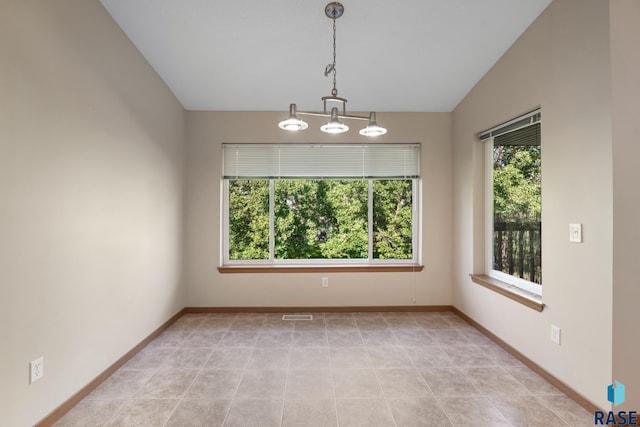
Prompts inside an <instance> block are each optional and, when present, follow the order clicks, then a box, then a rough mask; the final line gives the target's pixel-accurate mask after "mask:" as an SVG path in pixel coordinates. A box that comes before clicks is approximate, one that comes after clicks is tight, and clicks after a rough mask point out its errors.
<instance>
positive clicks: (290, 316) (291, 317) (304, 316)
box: [282, 314, 313, 320]
mask: <svg viewBox="0 0 640 427" xmlns="http://www.w3.org/2000/svg"><path fill="white" fill-rule="evenodd" d="M282 320H313V315H312V314H283V315H282Z"/></svg>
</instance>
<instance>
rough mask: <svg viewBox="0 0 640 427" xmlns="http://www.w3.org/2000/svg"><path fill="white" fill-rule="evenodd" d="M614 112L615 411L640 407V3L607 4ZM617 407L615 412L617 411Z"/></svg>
mask: <svg viewBox="0 0 640 427" xmlns="http://www.w3.org/2000/svg"><path fill="white" fill-rule="evenodd" d="M610 22H611V70H612V76H611V77H612V82H613V85H612V94H613V97H612V99H613V102H612V111H613V255H614V258H613V306H614V312H613V377H614V378H615V379H616V380H618V381H620V382H622V383H623V384H625V385H626V390H627V393H626V401H625V403H624V406H622V407H619V408H622V409H627V410H638V408H640V369H639V368H638V354H640V329H639V328H638V327H637V325H638V303H639V302H640V286H638V254H639V253H640V251H638V242H639V241H640V226H638V212H640V192H639V191H638V183H640V168H638V159H640V108H638V100H640V81H639V80H638V70H640V50H638V41H639V40H640V26H638V23H639V22H640V2H638V1H636V0H614V1H611V14H610ZM616 409H617V408H616Z"/></svg>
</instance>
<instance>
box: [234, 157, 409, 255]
mask: <svg viewBox="0 0 640 427" xmlns="http://www.w3.org/2000/svg"><path fill="white" fill-rule="evenodd" d="M223 148H224V159H225V163H224V202H225V203H224V205H223V206H224V207H223V209H224V211H225V215H224V218H225V221H224V227H223V228H224V231H225V239H224V248H223V252H224V259H223V262H224V263H225V264H236V263H241V264H265V263H266V264H269V263H274V264H277V263H293V264H298V263H374V264H375V263H394V262H395V263H397V262H415V261H416V259H417V246H418V245H417V243H416V242H417V236H418V230H417V224H418V223H419V221H417V220H416V218H417V207H418V203H417V193H418V192H417V189H418V186H417V182H418V178H419V145H417V144H371V145H348V144H347V145H337V144H335V145H301V144H225V145H224V147H223Z"/></svg>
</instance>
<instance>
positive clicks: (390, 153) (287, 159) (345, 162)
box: [223, 144, 420, 179]
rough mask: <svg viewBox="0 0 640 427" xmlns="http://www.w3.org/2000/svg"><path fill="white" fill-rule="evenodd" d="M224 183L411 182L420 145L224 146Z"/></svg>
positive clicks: (417, 170)
mask: <svg viewBox="0 0 640 427" xmlns="http://www.w3.org/2000/svg"><path fill="white" fill-rule="evenodd" d="M223 151H224V167H223V175H224V178H225V179H254V178H263V179H296V178H304V179H324V178H331V179H355V178H357V179H370V178H385V179H413V178H419V176H420V144H366V145H365V144H317V145H316V144H224V145H223Z"/></svg>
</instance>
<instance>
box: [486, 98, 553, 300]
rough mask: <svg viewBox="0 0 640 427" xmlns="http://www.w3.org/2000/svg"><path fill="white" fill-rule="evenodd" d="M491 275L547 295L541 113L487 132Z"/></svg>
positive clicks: (489, 268)
mask: <svg viewBox="0 0 640 427" xmlns="http://www.w3.org/2000/svg"><path fill="white" fill-rule="evenodd" d="M481 139H482V140H483V141H485V143H486V144H487V147H486V152H487V172H488V173H487V207H488V211H487V219H488V221H487V236H489V238H488V239H487V250H486V252H487V270H488V271H489V276H492V277H494V278H496V279H499V280H502V281H504V282H507V283H509V284H512V285H515V286H517V287H520V288H522V289H525V290H527V291H530V292H533V293H535V294H537V295H541V293H542V248H541V208H542V204H541V200H542V186H541V176H542V175H541V150H540V111H539V110H537V111H534V112H532V113H529V114H527V115H525V116H522V117H519V118H517V119H515V120H512V121H510V122H507V123H505V124H503V125H500V126H498V127H496V128H494V129H491V130H489V131H486V132H483V133H482V134H481Z"/></svg>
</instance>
